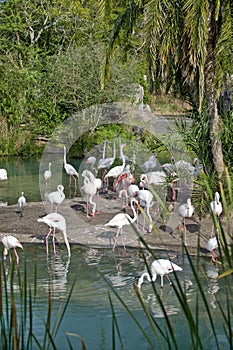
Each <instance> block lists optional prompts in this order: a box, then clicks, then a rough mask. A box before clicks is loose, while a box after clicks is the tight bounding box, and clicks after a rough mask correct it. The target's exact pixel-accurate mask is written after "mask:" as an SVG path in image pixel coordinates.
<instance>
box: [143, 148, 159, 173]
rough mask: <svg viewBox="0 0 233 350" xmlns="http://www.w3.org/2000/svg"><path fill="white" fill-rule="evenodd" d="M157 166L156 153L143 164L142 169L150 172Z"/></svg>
mask: <svg viewBox="0 0 233 350" xmlns="http://www.w3.org/2000/svg"><path fill="white" fill-rule="evenodd" d="M156 165H157V153H156V152H155V153H154V154H153V155H152V156H150V157H149V159H148V160H147V161H146V162H145V163H143V164H142V169H143V170H144V171H150V170H153V169H154V168H156Z"/></svg>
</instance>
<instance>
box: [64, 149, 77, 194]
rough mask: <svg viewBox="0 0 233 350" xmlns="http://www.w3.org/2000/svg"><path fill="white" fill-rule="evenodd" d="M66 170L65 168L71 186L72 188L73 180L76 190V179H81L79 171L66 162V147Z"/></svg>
mask: <svg viewBox="0 0 233 350" xmlns="http://www.w3.org/2000/svg"><path fill="white" fill-rule="evenodd" d="M64 168H65V171H66V174H67V175H69V176H70V183H69V186H71V179H73V180H74V184H75V188H76V182H77V181H76V177H79V174H78V172H77V170H76V169H75V168H74V167H73V165H71V164H69V163H67V162H66V146H64ZM75 176H76V177H75Z"/></svg>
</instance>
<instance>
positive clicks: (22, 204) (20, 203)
mask: <svg viewBox="0 0 233 350" xmlns="http://www.w3.org/2000/svg"><path fill="white" fill-rule="evenodd" d="M18 206H19V209H20V210H22V209H23V208H24V207H25V206H26V198H25V196H24V192H22V193H21V196H20V197H19V198H18Z"/></svg>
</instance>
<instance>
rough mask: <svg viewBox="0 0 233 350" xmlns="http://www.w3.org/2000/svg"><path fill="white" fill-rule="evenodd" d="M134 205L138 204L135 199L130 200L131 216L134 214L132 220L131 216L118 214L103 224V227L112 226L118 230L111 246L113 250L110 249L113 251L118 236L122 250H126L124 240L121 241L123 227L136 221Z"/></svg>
mask: <svg viewBox="0 0 233 350" xmlns="http://www.w3.org/2000/svg"><path fill="white" fill-rule="evenodd" d="M134 203H138V201H137V199H135V198H131V200H130V205H131V209H132V211H133V214H134V216H133V218H132V217H131V216H129V215H128V214H126V213H119V214H116V215H115V216H114V217H113V218H112V219H111V220H110V221H109V222H107V223H106V224H105V226H112V227H117V228H118V230H117V234H116V237H115V242H114V245H113V248H112V250H113V251H114V249H115V246H116V243H117V238H118V236H119V235H121V238H122V244H123V246H124V249H125V250H126V248H125V243H124V239H123V227H124V226H125V225H130V224H132V223H134V222H135V221H136V220H137V213H136V210H135V208H134V206H133V204H134Z"/></svg>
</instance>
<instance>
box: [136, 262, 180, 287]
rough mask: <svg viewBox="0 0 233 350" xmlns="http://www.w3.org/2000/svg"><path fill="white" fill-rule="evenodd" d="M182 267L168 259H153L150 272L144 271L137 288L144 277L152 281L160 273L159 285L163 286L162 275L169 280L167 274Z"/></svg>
mask: <svg viewBox="0 0 233 350" xmlns="http://www.w3.org/2000/svg"><path fill="white" fill-rule="evenodd" d="M182 270H183V269H182V267H180V266H178V265H176V264H174V263H173V262H171V261H170V260H168V259H158V260H154V261H153V262H152V264H151V274H149V272H144V273H143V274H142V275H141V277H140V278H139V280H138V288H139V289H140V288H141V285H142V283H144V278H146V279H147V280H148V281H149V282H154V281H155V280H156V278H157V275H160V278H161V282H160V287H161V288H163V276H167V278H168V280H169V282H170V279H169V277H168V274H169V273H170V272H173V271H182Z"/></svg>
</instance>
